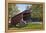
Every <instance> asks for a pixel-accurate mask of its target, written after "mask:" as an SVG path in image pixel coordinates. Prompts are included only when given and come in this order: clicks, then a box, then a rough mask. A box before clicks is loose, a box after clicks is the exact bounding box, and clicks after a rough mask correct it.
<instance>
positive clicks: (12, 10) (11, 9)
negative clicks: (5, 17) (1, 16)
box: [8, 4, 20, 18]
mask: <svg viewBox="0 0 46 33" xmlns="http://www.w3.org/2000/svg"><path fill="white" fill-rule="evenodd" d="M18 12H20V10H19V9H18V7H17V6H16V5H15V4H8V14H9V17H10V18H11V17H13V16H15V15H16V14H17V13H18Z"/></svg>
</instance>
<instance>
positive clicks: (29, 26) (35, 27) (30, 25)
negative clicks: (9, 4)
mask: <svg viewBox="0 0 46 33" xmlns="http://www.w3.org/2000/svg"><path fill="white" fill-rule="evenodd" d="M12 28H13V30H15V29H17V30H18V29H20V30H21V29H43V26H42V24H32V23H28V24H27V25H26V26H25V27H22V28H16V27H10V28H9V29H12Z"/></svg>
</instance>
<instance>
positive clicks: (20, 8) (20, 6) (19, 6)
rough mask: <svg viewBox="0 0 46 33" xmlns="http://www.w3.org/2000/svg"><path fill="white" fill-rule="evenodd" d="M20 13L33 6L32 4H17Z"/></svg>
mask: <svg viewBox="0 0 46 33" xmlns="http://www.w3.org/2000/svg"><path fill="white" fill-rule="evenodd" d="M16 6H17V7H18V9H19V10H20V12H22V11H24V10H25V9H26V7H27V6H32V5H31V4H16Z"/></svg>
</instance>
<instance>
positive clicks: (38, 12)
mask: <svg viewBox="0 0 46 33" xmlns="http://www.w3.org/2000/svg"><path fill="white" fill-rule="evenodd" d="M32 18H39V19H41V20H42V19H43V5H42V4H33V5H32Z"/></svg>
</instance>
